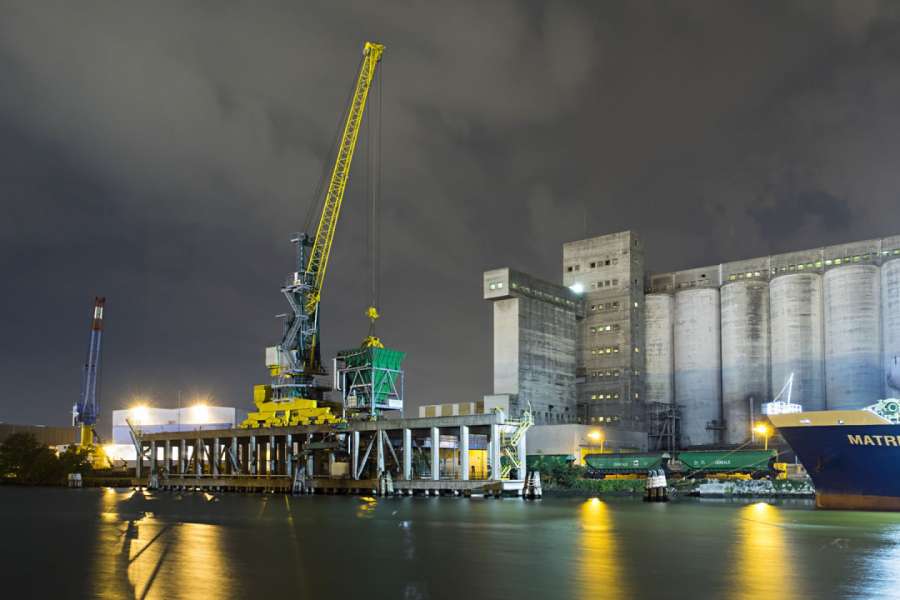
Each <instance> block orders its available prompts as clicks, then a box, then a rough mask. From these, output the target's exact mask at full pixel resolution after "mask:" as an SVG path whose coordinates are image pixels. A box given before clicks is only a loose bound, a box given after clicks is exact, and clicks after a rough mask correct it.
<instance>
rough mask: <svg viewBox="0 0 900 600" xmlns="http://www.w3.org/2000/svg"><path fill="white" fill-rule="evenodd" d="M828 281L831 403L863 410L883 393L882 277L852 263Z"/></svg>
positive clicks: (830, 405) (833, 272) (833, 406)
mask: <svg viewBox="0 0 900 600" xmlns="http://www.w3.org/2000/svg"><path fill="white" fill-rule="evenodd" d="M824 279H825V394H826V398H827V400H826V405H827V407H828V409H829V410H837V409H854V408H863V407H865V406H868V405H869V404H873V403H875V402H877V401H878V400H879V399H880V398H881V397H882V395H883V388H882V373H883V368H882V353H881V273H880V272H879V267H877V266H875V265H848V266H841V267H836V268H833V269H831V270H829V271H827V272H826V273H825V278H824Z"/></svg>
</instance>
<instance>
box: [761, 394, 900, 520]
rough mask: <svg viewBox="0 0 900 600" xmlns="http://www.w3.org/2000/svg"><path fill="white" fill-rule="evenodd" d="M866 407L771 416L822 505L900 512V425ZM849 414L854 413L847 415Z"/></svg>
mask: <svg viewBox="0 0 900 600" xmlns="http://www.w3.org/2000/svg"><path fill="white" fill-rule="evenodd" d="M861 412H863V411H834V412H832V413H829V412H821V413H797V414H796V415H778V416H773V417H771V420H772V422H773V424H775V426H776V427H777V428H778V431H779V433H781V435H782V437H784V439H785V441H786V442H787V443H788V444H789V445H790V446H791V448H792V449H793V450H794V452H795V453H796V454H797V457H798V458H799V460H800V462H802V463H803V466H804V467H805V468H806V470H807V471H808V473H809V476H810V477H811V478H812V481H813V484H814V485H815V488H816V505H817V506H819V507H820V508H832V509H853V510H900V425H893V424H890V423H886V422H883V421H881V422H872V419H873V418H874V415H871V413H868V414H867V415H861V416H859V415H852V414H851V413H861ZM848 415H849V416H848Z"/></svg>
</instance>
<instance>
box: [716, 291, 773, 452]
mask: <svg viewBox="0 0 900 600" xmlns="http://www.w3.org/2000/svg"><path fill="white" fill-rule="evenodd" d="M721 301H722V306H721V315H722V416H723V418H724V420H725V432H724V440H723V441H724V442H725V443H726V444H742V443H744V442H746V441H747V440H748V439H750V430H751V426H752V424H751V416H752V417H753V418H754V419H755V418H758V416H759V414H760V411H761V405H762V403H763V402H768V401H769V399H770V389H769V284H768V283H767V282H765V281H735V282H732V283H729V284H727V285H724V286H722V288H721ZM751 400H752V402H753V408H752V409H751V407H750V402H751Z"/></svg>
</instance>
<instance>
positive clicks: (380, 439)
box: [375, 429, 384, 477]
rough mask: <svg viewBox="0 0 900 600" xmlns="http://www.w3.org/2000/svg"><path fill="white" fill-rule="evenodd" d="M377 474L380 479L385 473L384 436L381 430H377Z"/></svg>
mask: <svg viewBox="0 0 900 600" xmlns="http://www.w3.org/2000/svg"><path fill="white" fill-rule="evenodd" d="M375 449H376V452H375V472H376V475H377V476H378V477H381V474H382V473H384V436H383V435H381V430H380V429H376V430H375Z"/></svg>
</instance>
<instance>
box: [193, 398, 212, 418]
mask: <svg viewBox="0 0 900 600" xmlns="http://www.w3.org/2000/svg"><path fill="white" fill-rule="evenodd" d="M191 421H193V422H194V423H208V422H209V407H208V406H206V404H204V403H202V402H201V403H199V404H195V405H193V406H192V407H191Z"/></svg>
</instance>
